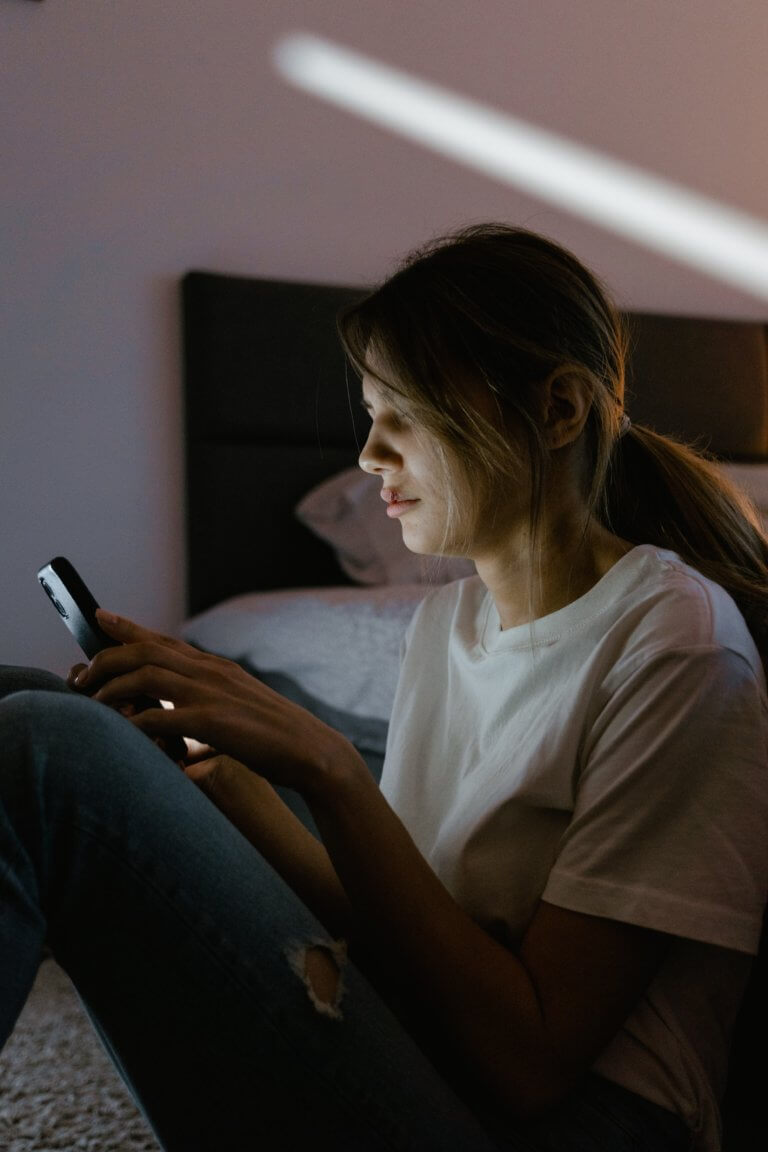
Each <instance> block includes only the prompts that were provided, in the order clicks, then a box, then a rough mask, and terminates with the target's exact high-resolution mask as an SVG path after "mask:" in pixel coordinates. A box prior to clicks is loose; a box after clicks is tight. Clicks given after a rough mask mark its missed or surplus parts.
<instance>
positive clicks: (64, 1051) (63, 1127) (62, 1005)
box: [0, 959, 159, 1152]
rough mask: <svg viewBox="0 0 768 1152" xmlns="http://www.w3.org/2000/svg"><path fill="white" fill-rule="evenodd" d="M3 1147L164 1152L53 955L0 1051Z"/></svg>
mask: <svg viewBox="0 0 768 1152" xmlns="http://www.w3.org/2000/svg"><path fill="white" fill-rule="evenodd" d="M0 1148H1V1149H3V1152H33V1150H34V1152H49V1150H50V1152H52V1150H53V1149H57V1150H58V1149H61V1150H64V1149H66V1150H67V1152H75V1150H78V1152H79V1150H85V1152H158V1148H159V1145H158V1144H157V1141H156V1140H155V1139H154V1137H153V1135H152V1132H151V1130H150V1129H149V1127H148V1125H147V1123H146V1121H145V1119H144V1117H143V1116H142V1115H141V1113H140V1112H139V1111H138V1109H137V1108H136V1105H135V1103H134V1101H133V1097H132V1096H131V1094H130V1093H129V1091H128V1089H127V1088H126V1087H125V1085H124V1084H123V1081H122V1080H121V1079H120V1076H119V1075H118V1073H117V1071H116V1070H115V1067H114V1065H113V1064H112V1062H111V1060H110V1059H109V1057H108V1056H107V1054H106V1052H105V1050H104V1048H103V1046H102V1044H101V1041H100V1040H99V1038H98V1036H97V1035H96V1033H95V1031H94V1030H93V1027H92V1025H91V1022H90V1020H89V1019H88V1016H87V1015H86V1013H85V1012H84V1010H83V1008H82V1006H81V1004H80V1001H79V1000H78V998H77V993H76V992H75V990H74V988H73V987H72V983H71V982H70V980H69V977H68V976H67V975H66V974H65V973H64V972H63V971H62V969H61V968H59V966H58V965H57V964H56V963H55V961H53V960H52V959H46V960H44V961H43V962H42V964H41V965H40V970H39V972H38V975H37V980H36V982H35V985H34V988H33V989H32V992H31V993H30V996H29V999H28V1000H27V1003H26V1004H25V1006H24V1010H23V1012H22V1014H21V1016H20V1017H19V1019H18V1021H17V1023H16V1028H15V1029H14V1032H13V1035H12V1036H11V1038H10V1039H9V1041H8V1043H7V1044H6V1046H5V1048H4V1049H3V1051H2V1052H0Z"/></svg>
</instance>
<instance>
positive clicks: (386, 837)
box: [307, 757, 555, 1116]
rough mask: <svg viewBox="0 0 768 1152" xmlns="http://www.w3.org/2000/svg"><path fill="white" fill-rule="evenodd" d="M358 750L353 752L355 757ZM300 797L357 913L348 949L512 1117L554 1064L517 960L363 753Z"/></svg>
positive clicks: (433, 1043) (467, 1077)
mask: <svg viewBox="0 0 768 1152" xmlns="http://www.w3.org/2000/svg"><path fill="white" fill-rule="evenodd" d="M358 760H359V758H358ZM307 802H308V804H309V806H310V809H311V811H312V814H313V816H314V818H315V821H316V823H317V826H318V829H319V831H320V834H321V836H322V838H323V842H324V844H325V846H326V848H327V850H328V854H329V858H330V861H331V862H332V865H333V867H334V869H335V873H336V875H337V876H338V878H339V880H340V881H341V883H342V884H343V886H344V889H345V891H346V894H347V897H348V898H349V901H350V904H351V907H352V910H353V914H352V917H351V919H350V925H351V931H350V934H349V936H348V944H349V956H350V959H351V960H352V961H353V962H356V963H358V964H359V966H360V967H361V968H362V969H363V971H365V970H366V962H365V961H361V960H360V959H359V955H360V952H362V954H363V955H365V956H367V957H370V958H372V959H373V961H374V963H375V967H376V975H374V974H372V979H373V982H374V983H379V982H380V981H379V979H378V978H377V976H378V977H380V979H381V980H383V981H384V982H388V983H389V985H390V986H391V987H392V989H393V990H394V992H395V995H396V998H397V1002H398V1003H399V1004H400V1005H402V1006H404V1007H405V1009H406V1015H407V1017H408V1022H409V1023H411V1022H412V1023H413V1024H414V1025H415V1027H414V1031H415V1032H416V1033H418V1038H419V1039H420V1040H421V1041H422V1042H423V1043H425V1045H426V1047H427V1048H428V1049H429V1050H430V1053H431V1054H432V1055H433V1058H434V1057H435V1055H437V1057H438V1058H440V1056H441V1055H445V1056H447V1057H448V1062H449V1065H450V1069H451V1070H458V1072H459V1075H460V1076H461V1079H462V1082H463V1083H465V1084H467V1085H469V1083H470V1082H471V1083H472V1084H473V1086H474V1087H475V1088H476V1089H479V1090H480V1093H481V1096H483V1097H485V1098H486V1099H488V1098H490V1099H492V1100H493V1102H494V1104H495V1105H496V1106H500V1107H501V1108H502V1109H503V1110H504V1111H507V1110H508V1111H509V1113H510V1114H511V1115H514V1116H524V1115H526V1114H529V1112H530V1110H531V1109H533V1108H534V1107H535V1106H536V1103H537V1100H539V1099H544V1098H546V1096H547V1093H548V1092H549V1091H550V1087H551V1085H552V1084H553V1083H554V1075H555V1068H554V1063H553V1057H552V1052H551V1049H550V1046H549V1043H548V1038H547V1033H546V1029H545V1026H544V1021H543V1018H542V1012H541V1007H540V1004H539V1000H538V995H537V992H536V989H535V987H534V985H533V983H532V981H531V978H530V976H529V974H528V972H527V970H526V969H525V967H524V965H523V963H522V962H521V961H520V960H519V959H518V958H517V957H516V956H515V955H514V954H513V953H512V952H510V951H509V950H507V949H506V948H504V947H503V945H501V944H499V943H497V942H496V941H495V940H494V939H493V938H492V937H491V936H490V935H489V934H488V933H486V932H485V931H484V930H483V929H482V928H481V927H480V926H479V925H478V924H476V923H475V922H474V921H473V920H472V919H471V917H469V916H468V915H467V913H466V912H464V910H463V909H462V908H460V907H459V905H458V904H457V903H456V902H455V900H454V899H453V897H452V896H451V895H450V893H449V892H448V890H447V889H446V888H445V886H444V885H443V884H442V882H441V881H440V880H439V878H438V877H437V876H436V874H435V873H434V872H433V871H432V869H431V868H430V867H429V865H428V863H427V861H426V860H425V859H424V857H423V856H422V855H421V853H420V852H419V850H418V849H417V847H416V845H415V844H414V842H413V840H412V839H411V837H410V835H409V834H408V831H407V829H406V828H405V826H404V825H403V823H402V822H401V821H400V819H399V818H398V816H397V815H396V813H395V812H394V811H393V810H392V809H391V808H390V806H389V805H388V803H387V802H386V800H385V799H384V797H383V795H382V794H381V792H380V790H379V788H378V786H377V785H376V782H375V781H374V780H373V778H372V776H371V775H370V772H368V771H367V768H366V766H365V764H364V762H362V761H360V762H359V763H358V762H357V761H356V760H355V758H354V757H350V758H349V765H348V768H347V770H346V771H344V770H342V771H341V772H340V773H339V774H338V777H337V779H336V780H335V781H334V780H329V781H328V784H327V787H326V790H325V792H322V791H320V790H318V791H316V792H315V793H314V794H312V795H308V796H307Z"/></svg>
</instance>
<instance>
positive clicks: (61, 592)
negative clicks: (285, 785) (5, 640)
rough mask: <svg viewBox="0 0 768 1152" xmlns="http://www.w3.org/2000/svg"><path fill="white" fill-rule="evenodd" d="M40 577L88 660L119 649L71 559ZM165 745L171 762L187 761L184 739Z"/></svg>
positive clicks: (144, 702)
mask: <svg viewBox="0 0 768 1152" xmlns="http://www.w3.org/2000/svg"><path fill="white" fill-rule="evenodd" d="M37 578H38V580H39V581H40V584H41V585H42V588H43V591H44V592H45V594H46V595H47V596H48V599H49V600H50V601H51V603H52V604H53V606H54V608H55V609H56V611H57V612H58V613H59V615H60V616H61V618H62V620H63V621H64V623H65V624H66V626H67V628H68V629H69V631H70V632H71V633H72V635H73V636H74V638H75V640H76V641H77V643H78V644H79V645H80V647H81V648H82V650H83V652H85V654H86V656H87V657H88V659H89V660H92V659H93V657H94V656H95V655H96V653H97V652H101V650H102V649H103V648H116V647H118V646H119V644H120V641H119V640H113V639H112V637H111V636H107V634H106V632H104V631H103V630H102V629H101V628H100V627H99V622H98V620H97V619H96V609H97V608H98V606H99V605H98V604H97V603H96V600H95V599H94V597H93V594H92V593H91V592H90V590H89V589H88V588H87V587H86V584H85V582H84V581H83V579H82V577H81V576H80V575H79V573H78V572H77V570H76V569H75V567H74V566H73V565H72V564H70V562H69V560H67V559H66V558H65V557H64V556H55V557H54V558H53V560H50V561H49V562H48V563H47V564H44V565H43V567H42V568H41V569H40V570H39V572H38V573H37ZM133 704H134V705H135V708H136V711H137V712H144V711H145V710H146V709H147V708H161V707H162V705H161V704H160V701H159V700H155V699H153V698H152V697H150V696H136V697H134V698H133ZM163 746H164V748H163V750H164V751H165V752H167V754H168V755H169V756H170V758H171V759H172V760H176V761H179V760H184V759H185V757H186V756H187V745H186V744H185V742H184V739H183V737H181V736H164V737H163Z"/></svg>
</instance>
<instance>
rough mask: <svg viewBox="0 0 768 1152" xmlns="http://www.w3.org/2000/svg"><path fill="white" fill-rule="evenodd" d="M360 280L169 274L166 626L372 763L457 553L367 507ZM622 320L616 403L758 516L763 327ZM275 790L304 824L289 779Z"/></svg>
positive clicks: (766, 499) (763, 430) (741, 1055)
mask: <svg viewBox="0 0 768 1152" xmlns="http://www.w3.org/2000/svg"><path fill="white" fill-rule="evenodd" d="M364 292H365V289H364V288H354V287H349V286H339V285H331V284H309V283H294V282H288V281H280V280H269V279H260V278H257V277H245V276H230V275H223V274H221V273H213V272H207V271H197V270H195V271H190V272H188V273H187V274H186V275H185V276H184V277H183V279H182V282H181V305H182V314H183V333H184V392H185V414H186V482H187V487H186V492H187V508H186V511H187V521H186V527H187V538H186V549H187V552H186V555H187V603H186V614H185V621H184V623H183V625H182V626H181V628H180V631H179V634H180V635H182V636H183V637H184V638H185V639H187V640H188V641H189V642H190V643H193V644H195V645H197V646H198V647H200V648H204V649H206V650H209V651H213V652H218V653H220V654H222V655H225V656H227V657H229V658H230V659H234V660H237V661H238V662H239V663H241V664H242V665H243V666H244V667H246V668H248V669H249V670H250V671H251V672H252V673H253V674H254V675H256V676H258V677H259V678H260V679H262V680H263V681H264V682H265V683H267V684H269V685H270V686H271V687H273V688H275V689H276V690H277V691H280V692H281V693H283V694H284V695H286V696H288V697H289V698H290V699H292V700H294V701H296V702H297V703H300V704H302V705H303V706H305V707H307V708H308V709H309V710H310V711H312V712H313V713H314V714H315V715H317V716H319V717H320V718H321V719H322V720H324V721H325V722H326V723H328V724H331V725H332V726H333V727H335V728H337V729H338V730H339V731H341V732H343V733H344V735H345V736H347V738H348V739H350V740H351V741H352V743H353V744H354V745H355V747H356V748H357V749H358V750H359V751H360V753H361V755H362V756H363V758H364V759H365V761H366V763H367V764H368V767H369V768H370V770H371V772H372V773H373V775H374V776H375V777H376V778H377V779H378V778H379V777H380V773H381V768H382V764H383V758H384V750H385V745H386V734H387V725H388V718H389V715H390V711H391V705H392V700H393V697H394V690H395V685H396V681H397V673H398V662H399V646H400V639H401V637H402V634H403V632H404V631H405V628H406V627H407V624H408V621H409V620H410V618H411V615H412V614H413V611H414V610H415V608H416V606H417V604H418V603H419V602H420V600H421V599H422V597H423V596H424V595H425V594H426V593H427V592H428V590H429V581H430V580H434V579H436V578H437V579H441V580H445V579H457V578H460V577H461V576H462V575H468V574H470V573H471V572H472V571H474V568H473V566H471V563H470V562H468V561H464V560H456V561H452V562H451V564H450V565H449V566H448V567H447V568H446V569H445V570H444V571H442V572H441V573H438V574H437V575H436V572H435V569H434V565H433V562H431V561H429V560H424V559H420V558H417V557H414V556H413V555H412V554H411V553H408V551H407V549H405V547H404V545H403V544H402V541H401V538H400V531H399V525H398V524H397V522H396V521H391V520H388V518H387V517H386V516H385V515H384V508H383V505H382V504H381V500H380V496H379V492H380V488H381V484H380V482H379V481H378V480H377V479H376V478H375V477H371V476H366V475H365V474H364V473H362V472H361V471H360V469H359V468H358V466H357V457H358V455H359V451H360V448H361V446H362V444H363V442H364V440H365V435H366V432H365V428H366V426H367V422H366V421H365V418H364V417H363V414H362V410H361V409H360V407H359V403H358V398H359V382H358V381H357V380H356V378H355V377H354V375H353V374H352V372H351V371H349V372H347V371H346V370H345V363H344V357H343V354H342V351H341V347H340V344H339V342H338V338H337V336H336V330H335V316H336V313H337V312H338V310H339V308H341V307H342V306H343V305H345V304H347V303H348V302H350V301H352V300H354V299H356V298H358V297H360V296H361V295H363V294H364ZM627 320H628V322H629V325H630V330H631V334H632V351H631V357H630V363H629V367H628V377H627V392H626V407H627V410H628V412H629V414H630V416H631V418H632V419H633V421H635V422H636V423H641V424H648V425H650V426H651V427H653V428H655V429H656V430H657V431H659V432H663V433H670V434H674V435H676V436H679V437H681V438H683V439H685V440H687V441H689V442H694V443H696V444H698V445H699V446H700V447H702V448H704V449H706V450H707V451H709V452H711V453H713V454H714V455H715V456H716V457H717V459H718V460H719V461H720V462H721V465H722V467H723V469H724V470H725V471H726V472H727V473H728V474H729V475H730V476H731V477H732V478H733V479H735V480H736V481H737V482H738V483H739V484H741V485H742V487H743V488H744V489H745V491H746V492H747V494H748V495H750V496H751V498H752V499H753V501H754V503H755V505H756V506H757V508H758V510H759V511H760V514H761V515H762V516H763V517H764V520H765V522H766V523H768V325H764V324H760V323H757V322H746V321H745V322H740V321H731V320H718V319H707V318H700V317H685V316H662V315H656V314H649V313H627ZM282 795H283V798H284V799H285V800H286V802H287V803H289V805H290V806H291V807H292V808H293V809H294V811H296V812H297V814H299V815H300V816H301V817H302V819H304V820H305V822H306V823H307V824H308V826H309V827H311V828H313V830H315V831H316V829H314V825H313V822H312V818H311V815H310V813H309V810H308V809H307V808H306V805H304V803H303V801H302V800H301V797H299V796H297V795H296V794H295V793H290V792H288V791H287V790H283V791H282ZM764 938H765V933H764ZM763 964H764V952H762V951H761V957H760V961H759V962H758V963H756V964H755V966H754V968H753V974H752V979H751V982H750V986H749V988H748V991H747V999H746V1000H745V1004H744V1007H743V1009H742V1012H741V1014H740V1018H739V1025H738V1029H737V1033H736V1037H735V1040H734V1045H733V1049H732V1057H731V1069H730V1075H729V1084H728V1091H727V1094H726V1098H725V1101H724V1105H723V1116H724V1127H725V1131H726V1143H725V1144H724V1148H725V1150H726V1152H729V1150H730V1152H733V1150H735V1149H737V1148H739V1147H742V1146H745V1147H746V1146H747V1142H750V1143H751V1145H752V1146H754V1142H755V1139H756V1136H757V1131H758V1129H757V1127H756V1125H758V1086H757V1070H756V1065H755V1064H754V1063H753V1062H752V1061H751V1060H750V1059H749V1058H748V1049H749V1044H750V1042H751V1037H750V1035H749V1025H750V1022H751V1021H753V1020H754V1017H755V1014H756V1013H759V1012H762V1011H764V989H765V977H764V974H763V973H762V965H763ZM755 1026H756V1025H755V1024H752V1027H753V1028H754V1027H755ZM759 1123H760V1124H762V1128H761V1129H760V1131H761V1132H763V1131H764V1129H765V1120H764V1119H762V1120H760V1121H759ZM758 1142H759V1138H758Z"/></svg>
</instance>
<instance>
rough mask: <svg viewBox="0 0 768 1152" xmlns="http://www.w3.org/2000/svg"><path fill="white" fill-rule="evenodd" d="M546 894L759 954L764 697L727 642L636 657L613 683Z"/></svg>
mask: <svg viewBox="0 0 768 1152" xmlns="http://www.w3.org/2000/svg"><path fill="white" fill-rule="evenodd" d="M587 728H588V731H587V732H586V733H585V738H584V741H583V744H582V748H581V754H580V757H579V762H578V769H577V773H576V776H577V778H576V780H575V782H574V791H575V799H574V810H573V817H572V820H571V821H570V823H569V825H568V827H567V829H566V831H565V833H564V835H563V837H562V840H561V842H560V844H559V846H558V852H557V856H556V859H555V862H554V864H553V866H552V869H551V872H550V874H549V877H548V880H547V884H546V887H545V889H544V892H543V893H542V898H543V899H544V900H546V901H548V902H549V903H552V904H557V905H561V906H562V907H565V908H570V909H573V910H575V911H580V912H586V913H590V914H592V915H597V916H606V917H610V918H613V919H617V920H622V921H627V922H629V923H633V924H639V925H642V926H644V927H648V928H655V929H658V930H660V931H665V932H670V933H672V934H674V935H676V936H682V937H686V938H690V939H693V940H699V941H703V942H705V943H711V944H716V945H720V946H721V947H724V948H732V949H736V950H738V951H742V952H747V953H750V954H752V955H755V954H756V953H757V947H758V943H759V938H760V929H761V923H762V915H763V910H764V908H765V902H766V893H767V891H768V704H767V702H766V698H765V694H764V692H763V690H762V688H761V686H760V685H759V683H758V681H757V679H756V677H755V673H754V670H753V669H752V667H751V666H750V664H749V663H748V662H747V660H746V659H745V658H744V657H743V656H741V655H739V654H738V653H737V652H734V651H731V650H730V649H727V648H719V647H708V646H707V647H702V648H695V649H688V650H685V651H680V650H673V651H666V652H663V653H660V654H656V655H653V656H650V657H646V658H644V659H643V660H636V661H635V662H634V664H633V666H632V668H631V670H630V671H629V672H627V670H626V669H625V670H624V673H623V675H622V677H621V678H620V680H619V681H618V682H616V683H614V684H613V685H610V684H606V685H605V686H604V689H603V691H602V692H601V693H599V694H598V697H597V699H596V706H595V710H594V713H593V716H592V719H591V722H588V724H587Z"/></svg>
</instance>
